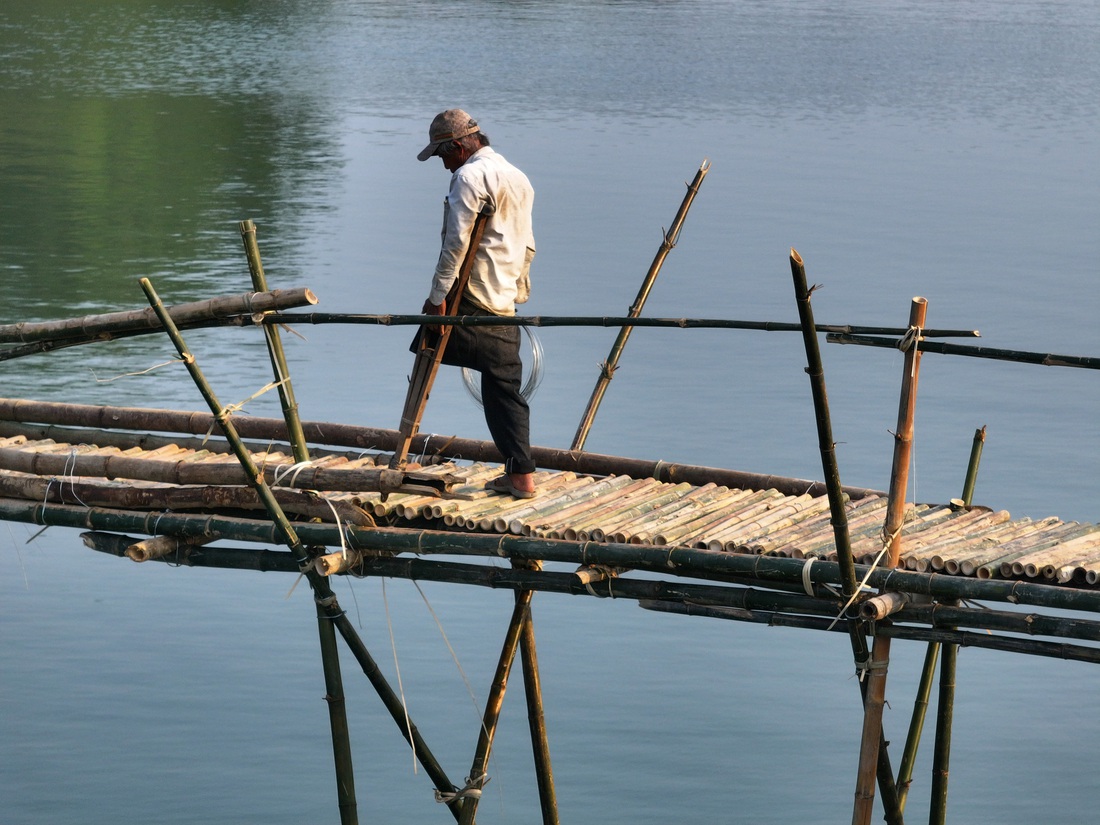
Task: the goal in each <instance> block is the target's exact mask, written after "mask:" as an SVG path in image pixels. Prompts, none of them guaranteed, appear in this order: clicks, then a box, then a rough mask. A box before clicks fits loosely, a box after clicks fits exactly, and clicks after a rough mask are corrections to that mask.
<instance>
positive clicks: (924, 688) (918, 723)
mask: <svg viewBox="0 0 1100 825" xmlns="http://www.w3.org/2000/svg"><path fill="white" fill-rule="evenodd" d="M939 655H940V643H939V642H929V643H928V647H927V648H926V649H925V653H924V666H923V667H922V668H921V678H920V684H919V685H918V687H917V695H916V698H915V699H914V700H913V715H912V717H910V719H909V733H908V734H907V735H906V737H905V748H904V750H903V751H902V756H901V767H899V768H898V781H897V785H898V806H899V807H900V808H901V810H902V811H904V810H905V802H906V800H907V799H908V797H909V788H910V787H911V786H912V784H913V767H914V765H915V764H916V760H917V748H918V747H919V746H920V740H921V733H922V732H923V731H924V720H925V717H926V716H927V714H928V697H929V696H930V695H931V693H932V677H933V676H934V675H935V672H936V661H937V660H938V659H939Z"/></svg>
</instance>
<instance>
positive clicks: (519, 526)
mask: <svg viewBox="0 0 1100 825" xmlns="http://www.w3.org/2000/svg"><path fill="white" fill-rule="evenodd" d="M584 478H587V479H588V480H589V482H590V483H589V484H587V485H585V486H583V487H578V488H577V489H576V490H575V491H573V492H571V493H570V494H568V497H562V498H559V499H555V500H553V501H548V502H541V503H540V504H538V505H533V506H532V507H531V511H530V512H529V513H527V514H525V515H524V516H523V518H522V519H520V518H515V517H513V518H512V520H511V521H509V522H508V525H507V527H508V530H507V532H509V533H512V534H514V535H517V536H520V535H533V534H534V532H535V529H536V525H541V524H543V523H544V519H546V518H548V517H551V516H553V515H557V514H559V513H565V512H567V511H574V512H575V511H576V510H577V509H578V508H581V507H583V506H591V505H592V504H593V503H594V502H596V501H598V500H599V499H601V498H604V497H610V496H612V495H614V494H615V493H616V492H617V491H621V490H624V489H626V488H627V487H629V486H630V484H631V482H632V481H633V479H631V478H630V477H629V476H607V477H605V478H593V477H592V476H584ZM502 532H503V531H502Z"/></svg>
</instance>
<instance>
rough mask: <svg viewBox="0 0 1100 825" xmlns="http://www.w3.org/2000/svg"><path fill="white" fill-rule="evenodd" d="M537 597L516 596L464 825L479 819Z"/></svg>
mask: <svg viewBox="0 0 1100 825" xmlns="http://www.w3.org/2000/svg"><path fill="white" fill-rule="evenodd" d="M533 595H534V593H533V591H531V590H522V591H520V592H518V593H517V594H516V606H515V609H514V610H513V611H512V620H511V621H510V622H509V623H508V632H507V633H506V634H505V637H504V645H503V646H502V647H501V651H500V659H499V660H498V661H497V669H496V674H495V675H494V677H493V686H492V689H491V690H490V691H489V698H488V699H487V700H486V702H485V714H484V717H483V718H482V724H481V732H480V734H478V738H477V748H476V750H475V751H474V761H473V764H472V765H471V767H470V778H469V782H468V788H469V789H470V790H469V792H468V793H467V794H466V796H465V798H464V799H463V800H462V814H461V816H460V817H459V820H458V821H459V823H460V825H473V823H474V821H475V819H474V818H475V816H476V815H477V803H478V801H479V799H480V797H481V788H482V787H483V786H484V784H485V782H486V781H487V777H486V775H485V770H486V768H487V766H488V764H489V753H490V751H491V750H492V747H493V737H494V736H495V735H496V729H497V723H498V722H499V721H500V709H501V707H503V705H504V692H505V690H507V688H508V676H509V674H510V673H511V670H512V663H513V662H514V661H515V658H516V650H517V649H518V647H519V640H520V636H521V635H522V633H523V628H524V625H526V624H527V622H528V619H529V617H530V615H531V613H530V610H531V597H532V596H533Z"/></svg>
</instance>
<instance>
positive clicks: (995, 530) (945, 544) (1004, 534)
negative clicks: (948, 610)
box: [905, 510, 1017, 573]
mask: <svg viewBox="0 0 1100 825" xmlns="http://www.w3.org/2000/svg"><path fill="white" fill-rule="evenodd" d="M1016 532H1017V530H1016V527H1015V525H1014V524H1013V523H1012V516H1011V514H1010V513H1009V512H1008V511H1007V510H998V511H997V512H994V513H990V514H988V515H986V516H985V517H984V518H981V519H978V520H977V521H976V522H974V523H971V524H969V525H966V526H965V527H964V528H962V529H946V530H944V531H942V532H941V533H940V534H939V535H938V536H934V537H930V538H931V539H933V540H931V541H930V543H928V544H925V545H923V546H922V547H920V548H919V549H918V550H916V551H914V552H913V553H908V552H907V553H906V555H905V566H906V567H907V568H908V569H910V570H917V571H919V572H921V573H927V572H928V571H929V570H937V569H939V570H942V569H943V567H942V558H943V553H945V552H957V551H958V548H967V547H972V546H974V545H975V544H977V543H979V542H982V541H985V540H987V539H988V540H991V541H998V540H999V539H1001V538H1003V539H1005V540H1010V539H1011V538H1012V537H1013V536H1014V535H1015V534H1016ZM937 558H939V559H940V560H941V566H940V567H939V568H937V567H935V565H934V561H935V560H936V559H937Z"/></svg>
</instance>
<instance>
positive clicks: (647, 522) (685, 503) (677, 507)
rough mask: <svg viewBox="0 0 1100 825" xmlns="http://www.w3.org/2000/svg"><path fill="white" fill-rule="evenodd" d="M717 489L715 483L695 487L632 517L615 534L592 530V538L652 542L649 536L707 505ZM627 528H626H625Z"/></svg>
mask: <svg viewBox="0 0 1100 825" xmlns="http://www.w3.org/2000/svg"><path fill="white" fill-rule="evenodd" d="M715 489H716V487H715V486H714V485H704V486H702V487H694V488H692V489H690V490H688V491H687V492H686V493H684V494H683V495H679V496H676V497H674V498H672V499H670V500H669V501H667V502H665V503H664V504H661V505H659V506H657V507H654V508H653V509H651V510H649V511H648V512H646V513H644V514H642V515H640V516H639V517H638V518H637V519H632V520H631V521H630V522H628V523H627V524H626V525H622V526H621V527H620V530H619V531H618V532H616V533H615V534H614V535H609V534H606V533H605V531H603V530H601V529H600V528H598V527H597V528H596V529H594V530H593V531H592V538H593V539H595V540H596V541H602V540H603V539H604V538H605V537H608V538H611V539H612V540H614V541H629V542H630V543H631V544H652V542H651V541H650V540H649V538H650V537H651V536H652V534H653V532H654V531H656V530H659V529H660V528H661V527H662V526H663V525H665V524H667V523H668V522H669V521H670V520H672V519H675V518H677V517H679V516H682V515H683V514H684V512H685V511H687V512H688V513H693V512H696V511H697V510H698V507H700V506H705V504H706V499H707V497H708V496H709V495H710V494H711V493H712V492H713V491H714V490H715ZM624 528H625V529H624Z"/></svg>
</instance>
